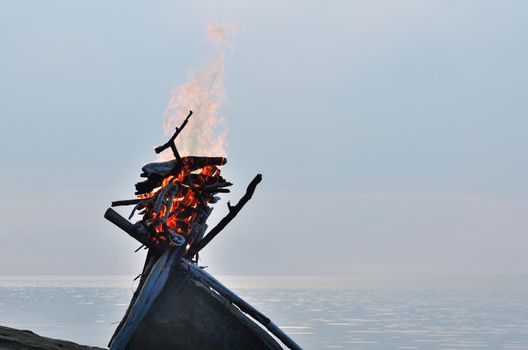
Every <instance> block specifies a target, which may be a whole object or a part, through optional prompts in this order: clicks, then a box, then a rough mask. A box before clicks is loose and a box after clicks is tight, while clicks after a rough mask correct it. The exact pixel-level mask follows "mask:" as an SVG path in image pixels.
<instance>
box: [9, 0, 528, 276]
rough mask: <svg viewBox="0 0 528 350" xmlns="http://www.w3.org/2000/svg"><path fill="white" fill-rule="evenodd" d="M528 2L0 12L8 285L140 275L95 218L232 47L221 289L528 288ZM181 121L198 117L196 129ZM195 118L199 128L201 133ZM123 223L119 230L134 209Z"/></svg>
mask: <svg viewBox="0 0 528 350" xmlns="http://www.w3.org/2000/svg"><path fill="white" fill-rule="evenodd" d="M527 11H528V2H526V1H522V0H519V1H514V0H509V1H486V0H479V1H472V0H468V1H455V0H444V1H434V0H419V1H418V0H416V1H412V0H374V1H372V0H369V1H331V2H323V1H276V0H267V1H252V2H247V1H230V2H225V1H178V2H176V1H149V2H142V1H119V0H116V1H90V2H71V1H65V0H64V1H58V0H50V1H45V2H43V1H25V0H16V1H15V0H6V1H2V2H1V4H0V101H1V102H0V122H1V128H0V130H1V131H0V149H1V151H0V167H1V168H0V180H1V182H2V183H3V189H2V194H1V197H0V198H1V199H2V200H1V201H0V222H1V223H2V225H1V228H0V274H29V275H37V274H88V275H91V274H137V273H139V272H140V270H141V267H142V263H143V259H144V252H140V253H134V250H135V249H136V248H137V247H138V244H137V243H136V242H135V241H134V240H133V239H131V238H130V237H128V236H127V235H126V234H125V233H124V232H122V231H120V230H119V229H118V228H117V227H115V226H113V225H112V224H111V223H109V222H107V221H106V220H105V219H104V218H103V214H104V212H105V210H106V209H107V207H108V206H109V205H110V202H111V201H113V200H118V199H128V198H133V191H134V187H133V186H134V184H135V183H136V182H137V181H138V180H139V174H140V169H141V167H142V166H143V165H144V164H146V163H148V162H151V161H154V160H155V154H154V152H153V148H154V147H155V146H158V145H160V144H162V143H164V142H165V141H166V139H167V136H166V135H165V134H164V132H163V115H164V111H165V108H166V106H167V103H168V101H169V98H170V96H171V91H173V90H172V89H173V88H174V87H176V86H178V85H181V84H183V83H184V82H185V81H186V80H187V78H188V72H189V71H192V70H196V69H200V67H203V66H204V65H206V64H207V62H209V61H210V60H211V57H213V56H214V54H215V53H214V48H213V47H212V46H211V44H210V42H208V41H207V40H206V34H205V28H206V26H207V24H208V23H211V22H214V23H220V24H225V25H228V26H230V27H232V28H236V30H235V32H234V35H233V37H232V39H231V44H230V45H229V46H228V47H226V48H225V49H224V51H223V55H224V73H223V81H224V85H225V92H226V97H225V103H224V104H223V106H222V107H221V110H220V112H221V114H222V115H223V116H224V117H225V120H226V122H227V125H228V137H227V146H226V151H227V157H228V164H227V165H226V166H224V167H223V168H224V169H223V174H224V177H226V178H228V179H229V180H231V181H232V182H233V183H234V184H235V185H234V186H233V192H232V193H231V194H229V195H228V196H224V197H223V200H222V201H221V202H220V203H218V204H217V205H216V206H215V209H214V212H213V215H212V216H211V217H210V220H209V224H210V226H212V225H214V223H215V222H217V221H218V220H219V219H220V218H221V217H222V216H223V215H225V213H226V206H225V203H226V202H227V200H228V199H230V200H231V201H233V202H236V201H237V200H238V198H240V196H241V195H242V194H243V193H244V191H245V188H246V186H247V184H248V183H249V181H250V180H251V179H252V178H253V177H254V175H255V174H257V173H262V174H263V182H262V183H261V184H260V185H259V187H258V188H257V191H256V193H255V195H254V197H253V199H252V200H251V201H250V202H249V203H248V204H247V205H246V207H245V208H244V209H243V211H242V212H240V213H239V215H238V216H237V218H236V220H234V221H233V222H232V223H231V224H230V225H229V226H228V227H227V228H226V229H225V230H224V231H223V232H222V233H221V234H220V236H218V237H217V238H215V240H213V241H212V242H211V244H210V245H209V246H208V247H207V248H206V249H204V251H203V254H202V258H203V260H202V263H203V264H204V265H207V266H209V270H210V271H211V272H212V273H214V274H268V275H275V274H345V275H346V274H378V273H379V274H385V273H403V274H527V273H528V235H527V233H528V186H527V185H526V179H527V178H528V163H527V161H526V151H527V149H528V138H527V137H526V130H528V117H527V113H526V112H527V111H528V98H527V97H528V96H527V94H528V92H527V91H528V66H527V63H526V62H528V48H527V46H526V42H527V39H528V22H527V21H526V16H525V14H526V13H527ZM192 122H195V120H193V121H192ZM196 122H197V121H196ZM120 212H121V213H122V214H123V215H125V214H127V209H124V210H121V209H120Z"/></svg>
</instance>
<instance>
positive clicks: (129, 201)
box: [112, 198, 142, 207]
mask: <svg viewBox="0 0 528 350" xmlns="http://www.w3.org/2000/svg"><path fill="white" fill-rule="evenodd" d="M141 201H142V199H141V198H135V199H127V200H124V201H115V202H112V207H119V206H121V205H135V204H138V203H139V202H141Z"/></svg>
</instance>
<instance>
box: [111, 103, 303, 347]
mask: <svg viewBox="0 0 528 350" xmlns="http://www.w3.org/2000/svg"><path fill="white" fill-rule="evenodd" d="M191 116H192V111H191V112H190V113H189V115H188V116H187V118H186V119H185V120H184V122H183V123H182V124H181V126H180V127H179V128H176V131H175V133H174V135H173V136H172V137H171V138H170V140H169V141H168V142H167V143H165V144H164V145H162V146H159V147H157V148H156V149H155V151H156V153H160V152H162V151H163V150H165V149H167V148H170V149H171V150H172V152H173V154H174V157H175V159H173V160H170V161H166V162H158V163H150V164H147V165H145V166H144V167H143V168H142V174H141V177H144V178H146V180H144V181H142V182H138V183H137V184H136V195H137V196H138V198H136V199H131V200H123V201H116V202H112V206H123V205H133V206H134V207H133V209H132V211H131V214H130V217H129V219H131V218H132V217H133V216H134V214H135V213H136V212H137V213H139V214H140V215H141V216H142V218H141V220H140V221H138V222H136V223H135V224H132V223H130V222H129V221H128V220H126V219H125V218H123V217H122V216H121V215H119V214H118V213H117V212H116V211H114V210H113V209H111V208H109V209H108V210H107V211H106V213H105V218H106V219H108V220H109V221H111V222H112V223H114V224H115V225H117V226H118V227H119V228H121V229H122V230H124V231H125V232H127V233H128V234H129V235H130V236H131V237H133V238H134V239H136V240H137V241H139V242H140V243H141V245H142V246H145V247H147V248H148V249H149V253H148V254H147V260H146V262H145V267H144V269H143V272H142V274H141V275H140V276H141V279H140V283H139V286H138V290H137V291H136V292H135V294H134V297H133V299H132V301H131V304H130V306H129V309H128V310H127V313H126V314H125V317H124V318H123V320H122V321H121V323H120V325H119V327H118V328H117V330H116V333H115V334H114V337H113V338H112V340H111V342H110V345H111V349H112V350H121V349H125V348H126V349H131V350H133V349H148V348H149V345H145V344H174V345H175V346H176V344H181V343H179V342H176V341H174V339H161V340H160V339H157V338H156V337H154V336H153V338H152V339H151V340H152V341H150V342H149V341H146V340H145V338H148V337H149V334H151V333H149V332H147V333H146V334H147V335H142V336H141V339H142V340H141V341H139V342H138V334H139V333H141V334H144V330H145V327H146V328H147V329H148V327H147V326H145V322H147V323H148V322H154V321H149V320H156V319H157V318H156V317H150V318H149V317H147V316H148V315H152V314H153V313H154V314H156V311H155V310H154V311H153V309H155V308H156V305H157V304H163V303H168V306H166V305H164V304H163V306H159V308H161V309H163V310H165V311H164V312H165V313H166V308H167V307H168V308H171V307H174V304H173V303H172V302H168V301H162V300H166V299H164V298H161V299H159V300H158V296H159V295H160V294H162V291H163V290H165V289H167V288H169V289H170V288H172V287H166V284H167V283H168V281H171V280H173V282H171V283H172V284H171V285H172V286H173V287H174V283H176V287H177V288H176V289H177V290H180V289H181V288H184V287H183V286H188V287H185V288H191V289H192V288H194V287H192V285H190V284H188V283H184V282H183V280H182V279H181V276H182V274H184V275H186V276H188V277H186V278H185V279H184V280H188V279H193V280H195V281H196V283H198V284H199V285H203V286H204V288H206V289H207V290H214V291H215V293H216V294H214V295H215V296H214V297H213V296H210V298H219V296H221V297H223V298H224V299H223V303H225V304H226V305H229V307H233V309H229V308H228V309H224V312H225V313H226V315H227V314H229V315H232V314H236V315H238V314H239V313H240V312H241V311H242V312H244V313H245V314H247V315H249V316H251V317H252V318H253V320H255V321H257V322H259V323H261V324H262V325H263V326H264V327H265V328H267V329H268V330H269V331H270V332H271V333H273V334H274V335H275V336H276V337H277V338H278V339H280V340H281V341H282V342H283V343H284V344H285V345H287V346H288V347H289V348H291V349H300V347H299V346H298V345H297V344H295V342H293V340H291V339H290V338H289V337H288V336H287V335H286V334H284V333H283V332H282V331H281V330H280V329H279V328H278V327H277V326H275V325H274V324H273V323H272V322H271V321H270V320H269V319H268V318H267V317H265V316H264V315H263V314H261V313H260V312H258V311H257V310H256V309H254V308H253V307H251V306H250V305H249V304H247V303H246V302H244V301H243V300H242V299H240V298H239V297H237V296H236V295H235V294H234V293H233V292H231V291H229V290H228V289H227V288H225V287H224V286H223V285H222V284H220V283H219V282H218V281H216V280H215V279H214V278H213V277H212V276H210V275H208V274H205V273H201V269H200V268H199V267H198V266H197V265H196V264H197V262H198V253H199V252H200V250H202V249H203V248H204V247H205V246H206V245H207V244H208V243H209V242H210V241H211V240H212V239H213V238H214V237H216V236H217V235H218V233H220V232H221V231H222V230H223V229H224V228H225V227H226V226H227V224H229V222H230V221H231V220H232V219H233V218H234V217H235V216H236V215H237V214H238V212H239V211H240V210H241V209H242V208H243V207H244V205H245V204H246V203H247V202H248V201H249V200H250V199H251V197H252V196H253V193H254V191H255V189H256V187H257V185H258V184H259V183H260V181H261V180H262V175H260V174H258V175H257V176H256V177H255V178H254V179H253V181H251V183H250V184H249V185H248V188H247V191H246V194H245V195H244V196H243V197H242V198H241V199H240V201H239V202H238V203H237V204H236V205H234V206H232V205H231V204H230V203H229V202H228V203H227V206H228V209H229V212H228V214H227V215H226V216H225V217H224V218H223V219H222V220H221V221H220V222H219V223H218V224H217V225H216V226H215V227H214V228H213V229H212V230H210V231H209V233H208V234H207V235H205V231H206V230H207V224H206V220H207V218H208V217H209V215H210V214H211V211H212V207H211V206H210V204H212V203H216V202H217V201H218V200H219V197H218V196H217V194H219V193H227V192H229V189H228V188H227V187H230V186H231V185H232V183H230V182H228V181H226V180H225V179H224V178H223V177H222V176H221V174H220V173H221V172H220V168H219V167H220V166H222V165H224V164H226V162H227V160H226V158H224V157H195V156H185V157H181V156H180V154H179V152H178V150H177V147H176V143H175V141H176V138H177V136H178V135H179V134H180V132H181V131H182V129H183V128H184V127H185V126H186V125H187V123H188V122H189V118H190V117H191ZM193 258H195V260H194V261H192V259H193ZM178 276H180V277H178ZM174 281H179V282H174ZM178 293H180V292H178ZM201 295H203V293H202V294H201ZM155 301H156V303H157V304H155ZM204 302H205V301H204ZM200 303H201V302H200ZM171 305H172V306H171ZM178 305H179V306H178V308H181V307H182V306H181V305H180V304H178ZM235 306H236V307H235ZM224 307H225V306H224ZM174 311H175V312H179V313H181V310H180V309H178V310H174ZM222 315H223V314H222V313H220V314H218V315H216V316H215V317H224V316H222ZM210 316H211V317H213V316H214V315H213V313H212V314H211V315H210ZM179 317H181V315H180V316H179ZM230 317H231V316H230ZM237 317H239V318H240V322H241V324H243V326H241V327H242V328H241V329H240V330H238V331H237V332H238V333H240V334H246V335H245V336H242V335H241V336H233V338H232V339H231V340H230V342H231V343H230V344H229V347H230V348H237V347H239V346H240V344H249V343H246V342H247V341H249V340H248V339H250V338H251V337H252V336H257V334H258V337H261V341H258V342H257V343H258V344H260V345H258V346H257V345H252V346H251V347H252V348H255V349H256V348H261V349H279V348H280V346H279V345H278V344H277V343H276V342H275V340H273V338H271V337H269V336H267V335H266V333H264V334H263V333H262V331H261V330H259V329H260V328H259V327H258V326H256V325H255V326H252V325H253V322H251V321H249V319H247V317H246V316H244V314H242V313H240V315H238V316H237ZM213 319H214V317H213ZM144 320H145V321H144ZM188 321H189V324H190V325H192V324H193V322H194V321H195V320H192V319H189V320H188ZM217 322H220V323H219V326H220V325H221V324H222V322H224V321H221V320H218V321H217ZM167 327H169V329H167V331H168V334H169V335H170V334H171V332H170V331H171V330H175V329H176V328H170V327H174V326H171V325H170V324H169V325H168V326H167ZM252 327H256V328H252ZM190 329H194V328H193V327H192V326H191V327H190ZM139 330H141V331H139ZM158 332H159V331H158ZM182 332H183V331H182ZM237 332H235V333H237ZM183 333H187V331H185V332H183ZM213 333H214V332H212V333H211V334H213ZM182 336H188V337H190V338H192V335H188V334H182ZM200 337H202V336H201V335H200ZM241 337H242V338H241ZM244 337H246V338H244ZM202 338H203V337H202ZM200 339H201V338H200ZM259 339H260V338H259ZM201 340H203V339H201ZM205 343H207V344H209V345H210V346H211V348H222V347H218V346H217V345H218V344H220V343H222V344H224V346H227V345H226V344H227V343H226V340H225V339H224V340H220V339H216V338H214V337H213V338H212V339H208V340H206V341H205ZM205 343H204V344H205ZM253 343H254V341H253V342H252V344H253ZM257 343H255V344H257ZM139 344H141V345H139ZM150 346H154V345H150ZM159 346H160V345H155V346H154V347H150V348H156V349H159ZM167 348H169V347H167ZM178 348H180V347H179V346H178ZM189 348H192V344H191V346H190V347H189Z"/></svg>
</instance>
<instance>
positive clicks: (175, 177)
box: [133, 157, 232, 247]
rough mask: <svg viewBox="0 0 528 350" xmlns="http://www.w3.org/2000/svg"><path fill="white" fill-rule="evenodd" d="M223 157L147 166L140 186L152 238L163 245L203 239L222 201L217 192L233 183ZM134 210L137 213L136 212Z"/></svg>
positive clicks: (141, 207)
mask: <svg viewBox="0 0 528 350" xmlns="http://www.w3.org/2000/svg"><path fill="white" fill-rule="evenodd" d="M225 163H226V159H225V158H222V157H182V158H180V160H179V161H178V162H174V161H169V162H163V163H151V164H147V165H146V166H145V167H143V174H142V176H143V177H146V178H147V180H145V181H144V182H141V183H138V184H137V185H136V189H137V190H138V192H144V191H145V190H149V189H150V190H149V191H148V192H144V193H137V194H138V196H139V198H140V202H139V203H137V205H136V207H135V208H134V211H136V210H140V214H141V215H143V218H142V222H143V223H144V224H145V225H146V227H147V228H148V231H149V232H150V235H149V236H150V237H149V239H150V240H151V241H152V243H154V244H155V245H157V246H159V247H171V246H181V245H183V244H185V243H187V244H192V243H193V242H195V241H196V240H199V239H201V237H202V236H203V233H204V231H205V229H206V227H207V226H206V224H205V221H206V219H207V217H208V216H209V214H210V212H211V210H212V208H211V207H209V204H210V203H215V202H216V201H218V199H219V198H218V197H216V196H215V195H216V194H217V193H220V192H222V193H225V192H229V189H227V188H226V187H229V186H231V185H232V184H231V183H230V182H227V181H226V180H225V179H224V178H223V177H222V176H221V175H220V169H219V168H218V166H220V165H223V164H225ZM134 211H133V213H134Z"/></svg>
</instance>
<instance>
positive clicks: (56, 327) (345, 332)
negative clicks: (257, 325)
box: [0, 275, 528, 350]
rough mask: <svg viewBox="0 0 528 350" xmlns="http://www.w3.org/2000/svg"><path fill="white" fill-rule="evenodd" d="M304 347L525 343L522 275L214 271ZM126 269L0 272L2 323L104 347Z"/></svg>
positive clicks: (126, 288) (123, 301) (126, 294)
mask: <svg viewBox="0 0 528 350" xmlns="http://www.w3.org/2000/svg"><path fill="white" fill-rule="evenodd" d="M217 278H218V279H219V280H220V281H221V282H223V283H224V284H225V285H226V286H228V287H229V288H231V289H232V290H233V291H235V292H236V293H237V294H238V295H240V296H241V297H243V298H244V299H245V300H246V301H248V302H249V303H251V304H252V305H253V306H255V307H256V308H257V309H259V310H260V311H261V312H263V313H264V314H265V315H267V316H268V317H270V318H271V319H272V320H273V321H274V322H275V323H276V324H277V325H278V326H279V327H281V328H282V329H283V330H284V331H285V332H286V333H287V334H289V335H290V336H291V338H293V339H294V340H295V341H296V342H297V343H298V344H299V345H300V346H301V347H302V348H303V349H305V350H316V349H365V350H367V349H369V350H374V349H376V350H378V349H423V350H426V349H431V350H433V349H434V350H448V349H493V350H495V349H511V350H513V349H515V350H520V349H525V350H528V276H411V275H354V276H346V277H343V276H217ZM136 287H137V284H136V282H134V281H133V277H131V276H0V325H4V326H8V327H13V328H18V329H29V330H32V331H34V332H35V333H38V334H40V335H44V336H48V337H52V338H60V339H67V340H71V341H74V342H77V343H80V344H86V345H92V346H100V347H106V345H107V343H108V340H109V339H110V337H111V335H112V333H113V331H114V329H115V328H116V326H117V323H118V322H119V321H120V319H121V317H122V316H123V314H124V312H125V309H126V307H127V305H128V302H129V301H130V298H131V296H132V293H133V291H134V289H135V288H136Z"/></svg>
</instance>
